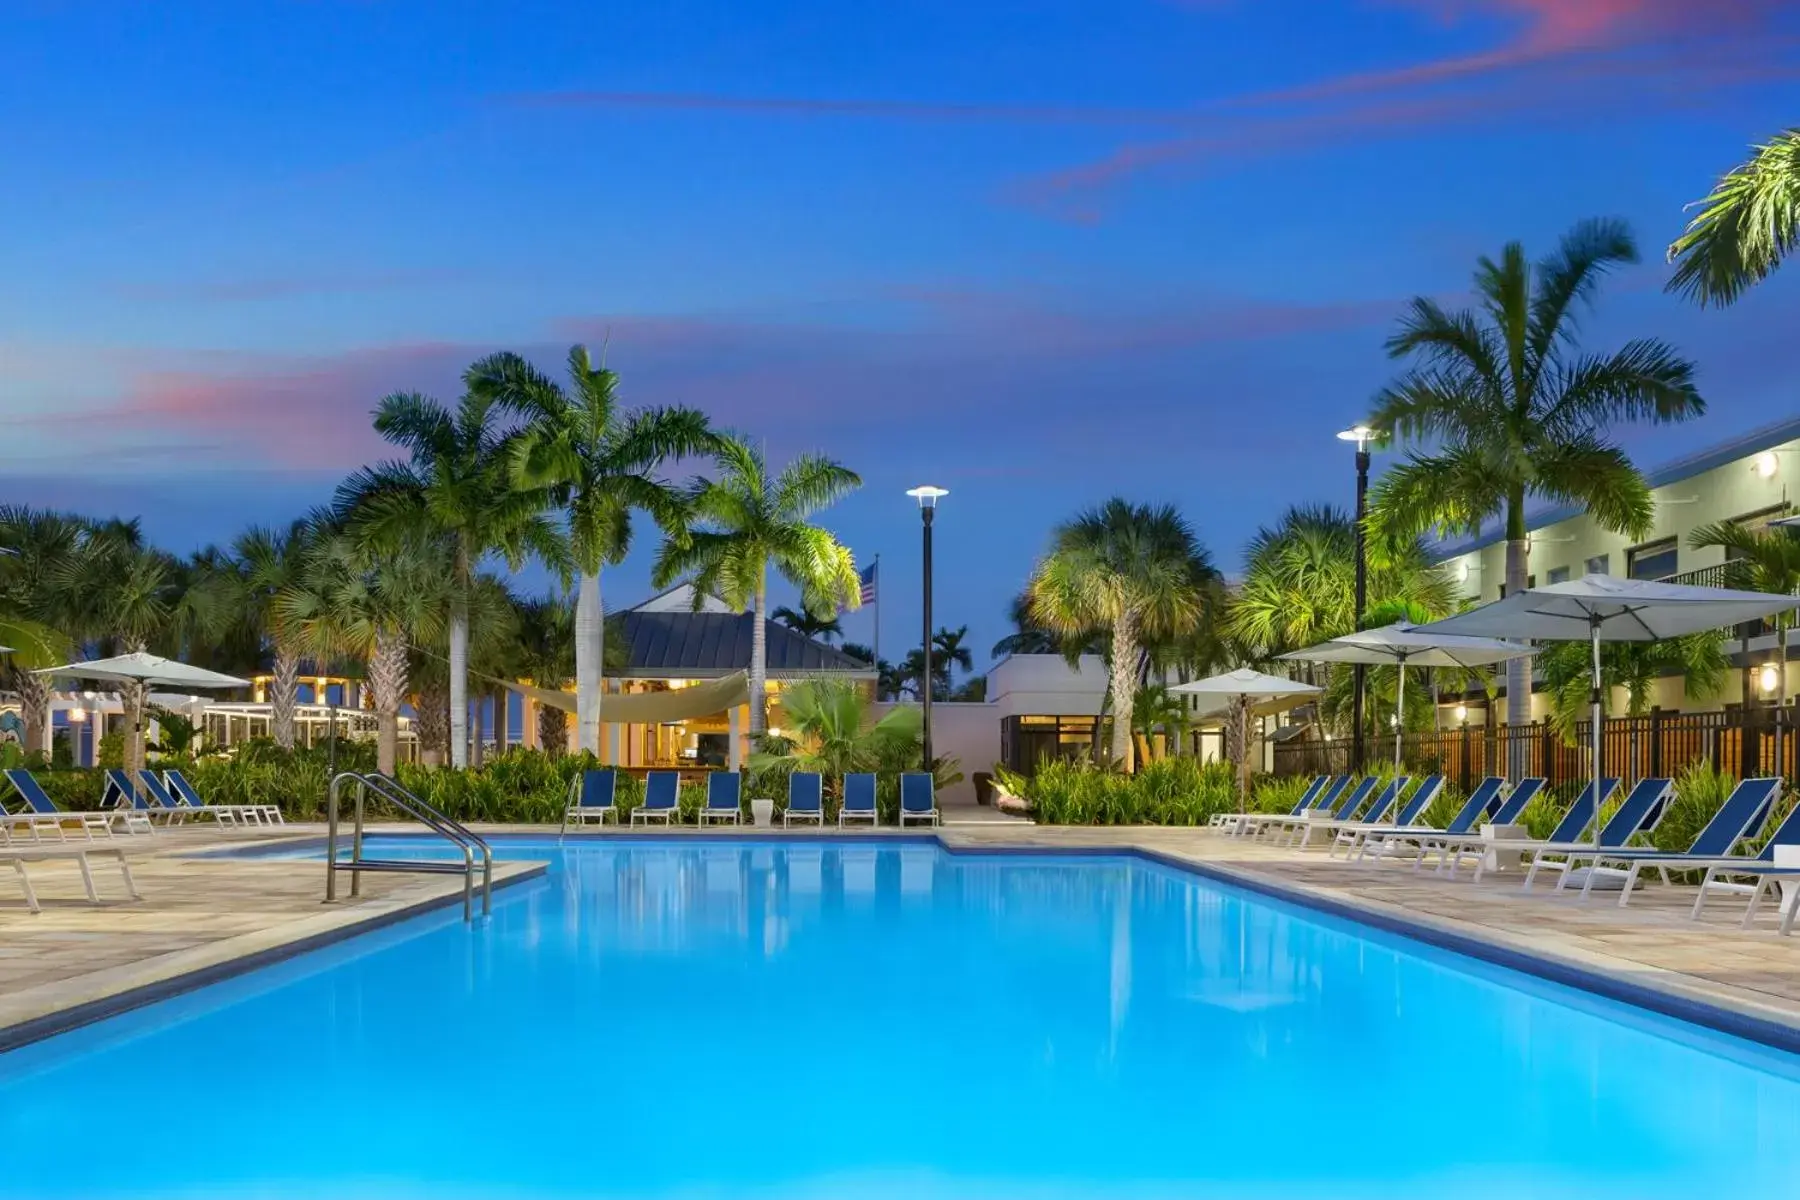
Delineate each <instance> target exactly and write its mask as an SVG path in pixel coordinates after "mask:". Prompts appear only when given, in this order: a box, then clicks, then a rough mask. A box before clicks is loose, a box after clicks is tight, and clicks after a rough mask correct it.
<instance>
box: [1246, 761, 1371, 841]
mask: <svg viewBox="0 0 1800 1200" xmlns="http://www.w3.org/2000/svg"><path fill="white" fill-rule="evenodd" d="M1380 783H1381V779H1380V778H1379V777H1378V776H1375V775H1366V776H1364V777H1363V778H1361V779H1359V780H1357V781H1356V784H1355V786H1353V787H1349V788H1346V789H1345V790H1344V791H1343V792H1342V793H1341V794H1340V796H1339V798H1338V801H1337V803H1336V804H1333V805H1330V806H1329V807H1328V806H1326V805H1324V804H1315V805H1314V806H1313V807H1311V808H1309V809H1307V810H1306V811H1305V812H1303V813H1301V814H1300V815H1299V816H1297V817H1276V818H1275V819H1274V820H1271V821H1265V822H1263V824H1262V826H1261V828H1259V829H1258V830H1257V831H1256V832H1257V834H1264V833H1267V834H1271V835H1272V836H1273V837H1274V838H1275V840H1276V841H1281V840H1282V839H1284V838H1285V839H1287V840H1288V841H1292V840H1293V839H1294V838H1296V837H1298V836H1300V831H1301V829H1303V828H1304V827H1305V826H1306V824H1307V822H1309V821H1331V820H1339V821H1348V820H1350V819H1351V818H1353V817H1355V816H1356V814H1357V813H1358V812H1360V811H1361V810H1362V806H1363V805H1364V804H1366V803H1368V800H1369V797H1370V796H1373V795H1374V794H1375V788H1376V787H1377V786H1378V785H1379V784H1380Z"/></svg>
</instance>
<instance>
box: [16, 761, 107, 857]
mask: <svg viewBox="0 0 1800 1200" xmlns="http://www.w3.org/2000/svg"><path fill="white" fill-rule="evenodd" d="M6 781H7V782H8V783H10V784H11V785H12V789H13V791H15V792H17V793H18V794H19V798H20V799H21V800H23V801H24V802H25V811H24V812H20V813H14V812H8V811H7V810H6V806H5V805H4V804H0V839H3V840H5V841H8V842H10V841H11V840H12V831H13V830H14V829H23V830H25V831H26V832H28V833H30V834H31V840H32V841H34V842H35V841H38V840H39V834H40V832H41V831H43V830H53V831H54V832H55V833H56V837H57V840H58V841H62V840H63V839H64V838H65V836H66V835H65V834H64V832H63V822H65V821H79V822H81V831H82V833H84V834H85V835H87V839H88V840H89V841H93V840H94V831H95V830H98V831H99V832H101V833H104V834H105V835H106V836H107V837H111V836H112V831H113V830H112V827H113V822H112V818H111V817H110V816H107V815H106V814H104V813H93V812H64V811H63V810H62V809H60V808H58V807H56V802H55V801H54V800H52V799H50V796H49V793H47V792H45V791H44V786H43V785H42V784H40V783H39V782H38V781H37V779H36V778H34V777H33V776H32V774H31V772H30V771H27V770H25V769H24V768H23V767H13V768H11V769H9V770H8V771H7V772H6ZM22 870H23V868H21V871H22Z"/></svg>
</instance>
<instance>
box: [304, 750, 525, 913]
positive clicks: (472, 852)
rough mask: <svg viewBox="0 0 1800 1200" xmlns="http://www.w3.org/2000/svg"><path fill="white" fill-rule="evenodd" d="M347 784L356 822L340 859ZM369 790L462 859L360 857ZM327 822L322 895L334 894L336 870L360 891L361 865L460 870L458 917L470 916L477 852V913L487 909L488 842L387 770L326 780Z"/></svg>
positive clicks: (489, 882) (491, 883)
mask: <svg viewBox="0 0 1800 1200" xmlns="http://www.w3.org/2000/svg"><path fill="white" fill-rule="evenodd" d="M346 784H349V785H354V786H355V788H356V825H355V828H354V830H353V832H352V833H351V836H350V857H349V859H348V860H346V861H344V862H339V861H338V853H337V849H338V800H339V795H340V793H341V792H342V790H343V788H344V786H345V785H346ZM371 791H373V792H374V793H375V795H376V798H377V799H380V800H385V801H386V802H387V803H389V804H391V805H393V806H394V807H395V808H397V809H399V810H400V811H401V812H403V813H406V814H407V815H408V816H410V817H412V818H413V819H414V820H416V821H418V822H420V823H421V824H423V825H424V826H425V827H426V828H428V829H430V830H431V831H432V832H433V833H435V834H437V835H438V836H440V837H442V838H443V839H444V840H445V841H447V842H449V843H450V844H451V845H453V846H455V847H456V848H457V849H458V850H460V851H462V861H461V862H432V861H430V860H429V859H415V860H410V861H409V860H406V859H384V858H364V857H363V812H364V809H365V808H366V807H367V800H368V796H369V793H370V792H371ZM327 813H328V824H327V827H326V833H325V901H326V903H328V904H329V903H331V902H332V901H334V900H336V899H337V877H338V872H339V871H348V872H350V894H351V895H352V896H360V895H361V894H362V873H363V872H364V871H404V872H412V873H415V874H419V875H461V876H462V877H463V920H465V921H472V920H474V918H475V875H476V871H477V867H476V861H475V860H476V858H477V857H478V856H479V858H480V860H481V863H480V868H479V870H480V874H481V915H482V916H484V917H485V916H487V915H488V913H489V912H490V911H492V907H493V906H492V893H493V890H494V852H493V851H492V850H491V849H489V848H488V844H487V842H485V841H484V840H482V838H481V837H480V835H478V834H475V833H472V832H471V831H470V830H469V829H468V828H466V827H465V826H464V825H463V824H462V822H460V821H458V820H456V819H455V818H453V817H450V816H447V815H446V814H444V813H442V812H439V811H438V810H437V809H436V808H433V807H432V806H431V805H430V804H427V803H426V802H425V801H424V800H421V799H420V798H419V797H417V796H415V795H413V794H412V793H411V792H409V791H407V790H406V789H405V788H403V787H401V786H400V785H399V784H398V783H397V782H395V781H394V780H393V779H391V778H389V777H388V776H386V775H379V774H376V773H375V772H373V771H371V772H369V773H367V774H358V773H357V772H355V771H345V772H343V773H342V774H340V775H338V776H336V777H334V778H333V779H332V781H331V791H330V793H329V802H328V807H327Z"/></svg>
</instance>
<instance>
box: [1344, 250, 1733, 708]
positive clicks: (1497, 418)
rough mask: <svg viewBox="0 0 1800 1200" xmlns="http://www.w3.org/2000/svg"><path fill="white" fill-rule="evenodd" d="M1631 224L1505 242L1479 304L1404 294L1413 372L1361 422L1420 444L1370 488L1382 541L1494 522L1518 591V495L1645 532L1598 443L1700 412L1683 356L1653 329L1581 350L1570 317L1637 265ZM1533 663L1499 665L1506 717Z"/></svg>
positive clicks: (1620, 476)
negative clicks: (1612, 429) (1624, 429)
mask: <svg viewBox="0 0 1800 1200" xmlns="http://www.w3.org/2000/svg"><path fill="white" fill-rule="evenodd" d="M1637 257H1638V256H1637V246H1636V244H1635V243H1634V242H1633V241H1632V237H1631V233H1630V230H1629V229H1627V228H1626V226H1625V225H1624V224H1623V223H1621V222H1618V221H1585V222H1582V223H1581V224H1579V225H1577V226H1576V227H1575V228H1574V229H1572V230H1571V231H1570V232H1569V233H1568V234H1566V235H1565V236H1564V237H1563V240H1562V244H1561V246H1560V247H1558V249H1557V250H1556V252H1555V253H1554V254H1551V255H1550V256H1548V257H1547V258H1545V259H1544V260H1543V261H1542V262H1540V263H1538V264H1537V265H1536V267H1533V266H1531V265H1530V264H1529V263H1528V262H1527V261H1526V258H1525V250H1524V247H1523V246H1521V245H1520V244H1519V243H1517V242H1513V243H1510V244H1508V245H1507V246H1506V248H1505V249H1504V250H1503V251H1502V252H1501V255H1500V261H1499V262H1494V261H1492V260H1490V259H1487V258H1483V259H1482V260H1481V262H1480V265H1479V266H1478V267H1477V269H1476V271H1475V292H1476V295H1477V297H1478V298H1479V304H1480V307H1479V310H1476V311H1463V312H1456V313H1452V312H1447V311H1445V310H1444V309H1443V308H1442V307H1440V306H1439V305H1438V303H1437V302H1436V301H1434V300H1430V299H1427V298H1425V297H1419V298H1417V299H1415V300H1414V301H1413V302H1412V305H1411V307H1410V309H1409V310H1408V312H1407V314H1406V316H1405V317H1404V318H1403V319H1402V321H1401V324H1400V328H1399V330H1398V331H1397V332H1396V333H1395V334H1394V336H1393V337H1391V338H1390V339H1388V352H1389V354H1390V355H1392V356H1393V357H1395V358H1409V359H1412V360H1413V363H1414V365H1413V367H1412V369H1411V370H1409V371H1408V372H1407V373H1406V374H1405V375H1404V376H1402V377H1401V378H1400V379H1399V380H1398V381H1396V382H1395V383H1393V384H1392V385H1390V386H1389V387H1388V388H1386V389H1385V390H1384V391H1383V392H1382V393H1381V395H1380V396H1378V397H1377V399H1376V402H1375V411H1374V413H1373V414H1372V415H1371V416H1370V418H1369V423H1370V424H1371V425H1372V426H1373V427H1374V428H1376V429H1379V430H1387V431H1391V432H1392V434H1393V435H1394V436H1395V437H1396V438H1399V439H1404V440H1413V441H1417V440H1425V441H1429V442H1430V443H1432V446H1431V448H1430V449H1429V450H1415V451H1413V452H1412V453H1411V454H1410V455H1409V456H1408V458H1407V460H1406V461H1405V462H1404V463H1401V464H1400V465H1399V466H1396V467H1394V468H1392V469H1391V470H1389V471H1388V472H1387V474H1386V475H1384V476H1383V477H1382V478H1381V480H1380V481H1379V482H1377V483H1376V485H1375V488H1374V491H1373V494H1372V496H1371V498H1370V524H1371V526H1372V527H1373V528H1374V530H1375V531H1377V532H1378V533H1379V534H1383V535H1385V536H1388V537H1410V536H1414V535H1417V534H1419V533H1422V532H1424V531H1425V530H1426V529H1427V528H1429V527H1431V526H1437V527H1438V528H1439V529H1441V530H1444V531H1446V532H1451V533H1475V532H1477V531H1479V529H1480V528H1481V526H1482V525H1483V524H1484V523H1486V522H1488V521H1489V520H1491V519H1493V518H1495V517H1500V518H1502V519H1503V521H1504V523H1505V532H1506V588H1507V590H1508V591H1518V590H1519V589H1520V588H1523V587H1524V586H1525V582H1526V572H1527V565H1528V564H1527V561H1526V555H1527V551H1528V548H1529V543H1528V542H1527V540H1526V534H1527V530H1526V526H1525V505H1526V503H1527V502H1528V501H1529V500H1530V499H1532V498H1533V497H1543V498H1547V499H1550V500H1554V501H1556V502H1559V503H1566V504H1577V505H1579V506H1581V507H1582V508H1584V509H1586V510H1587V512H1588V513H1589V514H1590V515H1591V516H1592V517H1593V519H1594V521H1595V522H1596V523H1597V524H1598V525H1600V526H1601V527H1602V528H1604V529H1608V530H1612V531H1614V532H1621V533H1633V534H1636V533H1640V532H1642V531H1644V530H1646V529H1647V528H1648V527H1649V525H1650V521H1651V518H1652V517H1653V516H1654V508H1653V506H1652V504H1651V500H1650V489H1649V487H1648V485H1647V484H1646V483H1645V482H1644V479H1643V476H1641V475H1639V474H1638V472H1637V469H1636V468H1635V467H1633V466H1632V464H1631V460H1630V459H1629V458H1628V457H1626V455H1625V452H1624V451H1623V450H1621V449H1619V447H1618V446H1616V445H1614V444H1613V443H1611V442H1610V441H1608V440H1607V438H1606V431H1607V428H1608V426H1609V425H1611V424H1613V423H1615V422H1619V421H1651V422H1656V423H1665V422H1672V421H1684V420H1687V419H1688V418H1690V417H1696V416H1699V415H1700V414H1701V413H1702V412H1704V411H1705V407H1706V406H1705V402H1704V401H1703V400H1702V399H1701V397H1700V393H1699V391H1698V390H1697V389H1696V388H1695V387H1694V368H1693V364H1691V363H1689V362H1688V361H1687V360H1686V359H1684V358H1682V357H1681V356H1680V355H1679V354H1677V353H1676V351H1675V350H1674V349H1673V348H1672V347H1670V346H1668V345H1667V344H1665V343H1663V342H1661V341H1657V340H1654V339H1637V340H1634V341H1630V342H1627V343H1626V344H1625V345H1624V346H1623V347H1621V348H1620V349H1619V350H1617V351H1615V352H1613V353H1612V354H1610V355H1593V354H1584V353H1581V352H1580V351H1578V350H1577V348H1576V342H1575V339H1576V334H1577V332H1578V315H1579V313H1580V311H1581V310H1582V309H1584V308H1585V307H1587V306H1588V305H1589V304H1590V303H1591V302H1592V300H1593V296H1594V292H1595V291H1596V290H1597V289H1598V287H1599V285H1600V281H1601V279H1602V278H1604V276H1605V275H1606V273H1607V272H1608V271H1609V270H1611V269H1612V268H1613V267H1615V266H1618V265H1620V264H1622V263H1634V262H1636V261H1637ZM1529 672H1530V668H1529V666H1528V665H1527V661H1526V660H1525V659H1522V658H1521V659H1515V660H1513V662H1512V663H1510V664H1508V666H1507V671H1506V713H1507V721H1508V722H1509V723H1511V724H1514V725H1520V724H1524V722H1525V721H1526V719H1527V717H1528V715H1529V704H1530V694H1529V692H1530V686H1531V676H1530V673H1529Z"/></svg>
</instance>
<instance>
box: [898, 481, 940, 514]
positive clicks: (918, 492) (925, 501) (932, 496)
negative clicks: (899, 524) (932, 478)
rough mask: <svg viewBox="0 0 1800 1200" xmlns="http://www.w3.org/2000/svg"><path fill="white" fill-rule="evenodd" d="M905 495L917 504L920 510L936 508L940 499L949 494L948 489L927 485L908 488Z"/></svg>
mask: <svg viewBox="0 0 1800 1200" xmlns="http://www.w3.org/2000/svg"><path fill="white" fill-rule="evenodd" d="M906 494H907V495H909V496H911V497H912V498H913V499H914V500H917V501H918V502H919V507H920V508H936V507H937V502H938V500H939V498H940V497H943V496H948V495H949V494H950V489H949V488H941V487H933V486H932V485H931V484H929V483H927V484H924V485H923V486H921V487H916V488H908V489H907V490H906Z"/></svg>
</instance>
